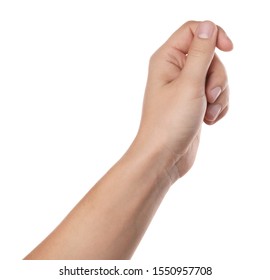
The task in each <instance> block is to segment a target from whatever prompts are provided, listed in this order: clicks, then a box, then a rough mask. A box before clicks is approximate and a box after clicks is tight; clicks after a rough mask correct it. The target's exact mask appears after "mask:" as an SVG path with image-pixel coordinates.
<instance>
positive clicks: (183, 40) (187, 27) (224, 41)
mask: <svg viewBox="0 0 270 280" xmlns="http://www.w3.org/2000/svg"><path fill="white" fill-rule="evenodd" d="M200 23H201V22H199V21H188V22H186V23H185V24H184V25H182V26H181V27H180V28H179V29H178V30H177V31H175V32H174V33H173V35H172V36H171V37H170V38H169V39H168V40H167V42H166V43H165V44H166V45H168V46H171V47H173V48H175V49H177V50H179V51H180V52H182V53H185V54H188V51H189V48H190V45H191V42H192V40H193V37H194V35H195V32H196V30H197V27H198V25H199V24H200ZM216 27H217V29H218V34H217V41H216V47H217V48H218V49H220V50H222V51H231V50H232V49H233V43H232V41H231V40H230V38H229V37H228V36H227V34H226V32H225V31H224V30H223V29H222V28H221V27H220V26H218V25H217V26H216Z"/></svg>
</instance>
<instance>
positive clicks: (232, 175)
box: [0, 0, 270, 279]
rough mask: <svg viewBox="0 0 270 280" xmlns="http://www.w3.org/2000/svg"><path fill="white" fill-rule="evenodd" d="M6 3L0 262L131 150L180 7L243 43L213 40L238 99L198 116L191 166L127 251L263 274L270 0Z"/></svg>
mask: <svg viewBox="0 0 270 280" xmlns="http://www.w3.org/2000/svg"><path fill="white" fill-rule="evenodd" d="M0 3H1V4H0V71H1V72H0V172H1V173H0V207H1V211H0V218H1V238H0V248H1V251H0V258H1V261H2V263H3V262H6V261H7V260H8V262H10V263H11V262H14V261H16V260H20V259H22V258H23V257H24V256H25V255H26V254H27V253H29V251H30V250H32V249H33V248H34V247H35V246H36V245H37V244H38V243H39V242H40V241H41V240H42V239H43V238H44V237H46V236H47V235H48V234H49V233H50V231H51V230H53V229H54V228H55V226H56V225H58V223H59V222H60V221H61V220H62V219H63V218H64V217H65V215H66V214H67V213H68V212H69V211H70V210H71V209H72V208H73V206H74V205H75V204H76V203H77V202H78V201H79V200H80V199H81V197H82V196H83V195H84V194H85V193H86V192H87V191H88V190H89V188H90V187H91V186H93V185H94V184H95V182H96V181H97V180H98V179H99V178H100V177H101V176H102V175H103V174H104V173H105V172H106V171H107V170H108V169H109V168H110V167H111V166H112V165H113V164H114V163H115V162H116V161H117V160H118V159H119V158H120V156H121V155H122V154H123V153H124V152H125V151H126V149H127V148H128V146H129V145H130V143H131V141H132V139H133V137H134V136H135V134H136V131H137V128H138V124H139V120H140V112H141V105H142V99H143V94H144V87H145V81H146V78H147V67H148V60H149V57H150V55H151V54H152V53H153V52H154V51H155V50H156V49H157V48H158V47H159V46H160V45H161V44H162V43H163V42H164V41H165V40H166V39H167V38H168V37H169V36H170V35H171V33H172V32H174V31H175V30H176V29H177V28H178V27H179V26H180V25H182V24H183V23H184V22H185V21H187V20H191V19H194V20H205V19H209V20H212V21H214V22H215V23H217V24H219V25H220V26H222V27H223V28H224V29H225V30H226V31H227V33H228V35H229V36H230V37H231V38H232V40H233V42H234V46H235V48H234V51H233V52H231V53H226V54H224V53H220V52H218V53H219V55H220V57H221V59H222V60H223V62H224V64H225V65H226V68H227V72H228V76H229V80H230V87H231V106H230V112H229V114H228V116H227V117H226V118H225V119H224V120H222V121H221V122H220V123H218V124H217V125H215V126H211V127H207V126H206V125H205V126H204V128H203V131H202V141H201V145H200V150H199V153H198V156H197V160H196V163H195V165H194V167H193V168H192V170H191V171H190V172H189V173H188V174H187V175H186V176H185V177H184V178H182V179H181V180H179V181H178V182H177V183H176V184H175V185H174V186H173V187H172V188H171V190H170V192H169V193H168V195H167V196H166V198H165V199H164V201H163V204H162V205H161V207H160V209H159V210H158V212H157V214H156V216H155V218H154V220H153V222H152V223H151V225H150V227H149V229H148V231H147V233H146V234H145V236H144V239H143V240H142V242H141V244H140V246H139V247H138V249H137V251H136V253H135V254H134V257H133V262H134V263H138V264H143V265H145V264H147V263H149V264H150V263H151V265H164V266H165V265H169V266H170V265H179V266H182V265H187V266H195V265H198V266H204V265H207V266H212V267H213V268H214V269H215V275H214V276H213V277H212V278H211V279H269V276H270V272H269V271H268V268H269V267H270V253H269V252H270V241H269V239H270V238H269V236H270V229H269V219H270V203H269V198H270V193H269V187H270V179H269V163H268V162H269V157H270V149H269V141H270V137H269V133H268V130H269V119H270V118H269V104H268V102H269V94H270V93H269V80H270V78H269V70H268V68H269V63H270V52H269V48H270V44H269V42H270V41H269V9H268V8H267V3H268V2H267V1H262V0H261V1H242V2H240V1H239V2H237V1H230V2H229V3H228V1H214V0H213V1H211V0H204V1H199V0H198V1H181V0H178V1H176V0H174V1H172V0H166V1H124V0H123V1H109V0H107V1H48V0H47V1H1V2H0ZM239 3H240V4H239ZM15 263H16V262H15ZM15 270H16V268H15ZM25 277H26V276H25ZM0 278H1V277H0ZM5 279H7V278H5ZM23 279H26V278H23ZM55 279H56V278H55ZM150 279H151V278H150Z"/></svg>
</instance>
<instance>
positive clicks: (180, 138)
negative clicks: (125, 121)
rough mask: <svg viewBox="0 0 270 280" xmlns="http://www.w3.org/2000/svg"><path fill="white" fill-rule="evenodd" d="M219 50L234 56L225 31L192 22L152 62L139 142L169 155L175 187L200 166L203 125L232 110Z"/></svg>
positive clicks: (172, 38)
mask: <svg viewBox="0 0 270 280" xmlns="http://www.w3.org/2000/svg"><path fill="white" fill-rule="evenodd" d="M215 47H218V48H219V49H220V50H222V51H230V50H232V48H233V45H232V42H231V40H230V39H229V38H228V37H227V35H226V33H225V32H224V30H223V29H222V28H220V27H218V26H217V25H215V24H214V23H212V22H209V21H205V22H195V21H190V22H187V23H185V24H184V25H183V26H182V27H180V29H178V30H177V31H176V32H175V33H174V34H173V35H172V36H171V37H170V38H169V39H168V41H167V42H166V43H165V44H164V45H163V46H161V48H160V49H158V50H157V51H156V52H155V53H154V55H153V56H152V57H151V60H150V65H149V74H148V81H147V85H146V92H145V98H144V105H143V113H142V119H141V124H140V128H139V132H138V135H137V137H136V139H137V140H135V141H137V142H140V143H144V145H146V146H147V147H148V148H149V149H158V150H159V151H160V152H161V153H162V154H163V155H165V158H164V161H166V164H167V165H166V170H167V172H168V174H169V176H170V179H171V181H173V182H174V181H175V180H177V179H178V178H179V177H182V176H183V175H184V174H185V173H186V172H187V171H188V170H189V169H190V168H191V166H192V164H193V162H194V160H195V156H196V153H197V149H198V144H199V139H200V131H201V126H202V123H203V121H204V122H205V123H207V124H214V123H216V122H217V121H218V120H220V119H221V118H222V117H223V116H224V115H225V114H226V113H227V110H228V99H229V88H228V82H227V75H226V71H225V68H224V66H223V65H222V63H221V61H220V60H219V58H218V56H217V55H216V54H215ZM140 140H141V141H140Z"/></svg>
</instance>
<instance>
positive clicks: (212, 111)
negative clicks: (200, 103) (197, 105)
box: [206, 104, 221, 121]
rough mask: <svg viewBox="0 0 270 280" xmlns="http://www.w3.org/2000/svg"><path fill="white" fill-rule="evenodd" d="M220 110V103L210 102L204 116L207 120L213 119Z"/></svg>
mask: <svg viewBox="0 0 270 280" xmlns="http://www.w3.org/2000/svg"><path fill="white" fill-rule="evenodd" d="M220 111H221V105H220V104H211V105H208V108H207V113H206V118H207V120H208V121H214V120H215V119H216V118H217V117H218V115H219V113H220Z"/></svg>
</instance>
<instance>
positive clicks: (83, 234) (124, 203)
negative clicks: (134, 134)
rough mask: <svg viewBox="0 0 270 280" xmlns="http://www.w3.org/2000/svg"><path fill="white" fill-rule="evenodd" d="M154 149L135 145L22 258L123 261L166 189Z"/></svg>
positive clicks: (161, 162)
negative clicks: (41, 240)
mask: <svg viewBox="0 0 270 280" xmlns="http://www.w3.org/2000/svg"><path fill="white" fill-rule="evenodd" d="M168 168H169V163H167V162H166V160H164V154H163V152H162V151H160V148H157V149H156V148H153V147H151V148H148V147H146V146H144V145H143V144H142V145H141V143H140V141H135V142H134V143H133V145H132V146H131V148H130V149H129V150H128V151H127V153H126V154H125V155H124V156H123V157H122V158H121V159H120V160H119V161H118V162H117V163H116V164H115V165H114V166H113V167H112V168H111V170H110V171H109V172H108V173H107V174H106V175H105V176H104V177H103V178H102V179H101V180H100V181H99V182H98V183H97V184H96V185H95V186H94V187H93V188H92V189H91V190H90V191H89V192H88V193H87V194H86V196H85V197H84V198H83V199H82V200H81V201H80V202H79V203H78V205H77V206H76V207H75V208H74V209H73V210H72V211H71V212H70V214H69V215H68V216H67V217H66V218H65V220H64V221H63V222H62V223H61V224H60V225H59V226H58V228H56V230H55V231H54V232H53V233H52V234H51V235H50V236H49V237H48V238H47V239H45V240H44V241H43V242H42V243H41V244H40V245H39V246H38V247H37V248H36V249H35V250H34V251H33V252H32V253H30V254H29V255H28V256H27V257H26V259H129V258H130V257H131V256H132V254H133V252H134V251H135V249H136V247H137V245H138V243H139V241H140V240H141V238H142V236H143V234H144V232H145V231H146V229H147V226H148V225H149V223H150V221H151V219H152V217H153V215H154V214H155V212H156V210H157V208H158V206H159V204H160V202H161V201H162V199H163V197H164V195H165V193H166V192H167V190H168V188H169V186H170V185H171V178H170V176H169V175H168V172H167V169H168Z"/></svg>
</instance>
